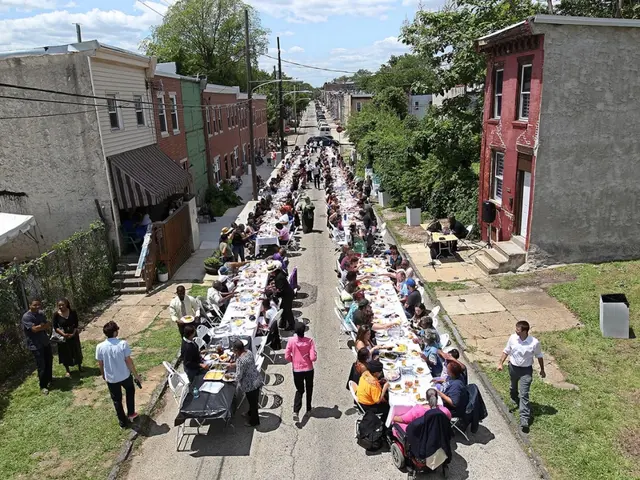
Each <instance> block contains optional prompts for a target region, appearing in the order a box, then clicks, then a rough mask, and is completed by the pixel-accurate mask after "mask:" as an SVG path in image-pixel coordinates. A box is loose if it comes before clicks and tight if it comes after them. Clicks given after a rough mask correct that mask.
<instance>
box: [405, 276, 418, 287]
mask: <svg viewBox="0 0 640 480" xmlns="http://www.w3.org/2000/svg"><path fill="white" fill-rule="evenodd" d="M406 284H407V287H415V286H416V281H415V280H414V279H413V278H410V279H409V280H407V281H406Z"/></svg>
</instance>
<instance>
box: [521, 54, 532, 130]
mask: <svg viewBox="0 0 640 480" xmlns="http://www.w3.org/2000/svg"><path fill="white" fill-rule="evenodd" d="M532 70H533V67H532V65H531V64H530V63H529V64H526V65H522V66H521V67H520V89H519V90H520V98H519V99H518V105H519V109H518V118H519V119H520V120H527V119H528V118H529V103H530V100H531V72H532Z"/></svg>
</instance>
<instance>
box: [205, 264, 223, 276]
mask: <svg viewBox="0 0 640 480" xmlns="http://www.w3.org/2000/svg"><path fill="white" fill-rule="evenodd" d="M219 269H220V267H217V268H216V267H207V266H206V265H205V266H204V271H205V272H207V273H208V274H209V275H218V270H219Z"/></svg>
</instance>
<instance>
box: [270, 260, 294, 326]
mask: <svg viewBox="0 0 640 480" xmlns="http://www.w3.org/2000/svg"><path fill="white" fill-rule="evenodd" d="M268 269H269V271H270V272H273V282H274V285H275V288H276V291H277V292H278V295H279V296H280V298H281V299H282V303H281V304H280V308H281V309H282V318H281V319H280V325H279V326H280V328H282V329H283V330H288V331H291V330H293V328H294V326H295V318H294V317H293V297H294V295H295V292H294V291H293V288H291V285H290V284H289V279H288V278H287V276H286V275H285V273H284V272H283V271H282V264H281V263H280V262H278V261H273V262H271V263H270V264H269V267H268Z"/></svg>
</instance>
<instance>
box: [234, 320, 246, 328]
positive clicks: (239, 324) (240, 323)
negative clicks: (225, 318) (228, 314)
mask: <svg viewBox="0 0 640 480" xmlns="http://www.w3.org/2000/svg"><path fill="white" fill-rule="evenodd" d="M243 323H244V319H238V320H235V321H234V322H233V324H234V325H235V326H236V327H239V326H241V325H242V324H243Z"/></svg>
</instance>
